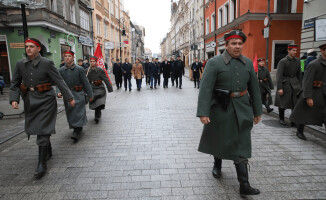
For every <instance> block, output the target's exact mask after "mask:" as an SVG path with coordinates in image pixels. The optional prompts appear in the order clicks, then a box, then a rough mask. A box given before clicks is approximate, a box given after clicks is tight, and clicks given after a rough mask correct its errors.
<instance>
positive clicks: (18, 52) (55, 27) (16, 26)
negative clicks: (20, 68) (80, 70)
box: [0, 0, 92, 83]
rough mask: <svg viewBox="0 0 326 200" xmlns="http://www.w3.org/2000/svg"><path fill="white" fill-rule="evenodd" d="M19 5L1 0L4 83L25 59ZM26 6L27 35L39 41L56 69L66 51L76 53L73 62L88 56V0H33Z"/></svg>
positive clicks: (0, 26) (1, 62) (89, 43)
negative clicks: (20, 61) (19, 61)
mask: <svg viewBox="0 0 326 200" xmlns="http://www.w3.org/2000/svg"><path fill="white" fill-rule="evenodd" d="M8 2H10V3H8ZM20 3H21V1H20V2H18V1H17V2H15V1H4V0H2V1H0V18H1V22H0V49H1V59H0V66H1V67H0V68H1V69H0V70H1V73H2V74H3V75H4V78H5V80H6V82H7V83H8V82H9V81H10V79H11V76H12V72H13V71H14V68H15V65H16V62H17V61H18V60H20V59H22V58H24V57H25V48H24V31H23V24H22V13H21V10H20ZM28 3H29V5H26V18H27V25H28V36H29V37H34V38H37V39H39V40H40V41H41V43H42V44H43V45H44V47H45V48H44V51H43V52H42V54H43V56H45V57H47V58H49V59H51V60H53V61H54V63H55V65H56V66H57V67H59V65H60V60H61V59H63V54H64V52H65V51H66V50H68V49H70V50H72V51H74V52H75V53H76V54H75V57H76V60H77V59H78V58H87V57H89V56H90V55H91V46H92V41H91V31H90V30H91V25H90V18H91V16H90V9H89V5H90V1H89V0H79V1H76V0H61V1H58V0H53V1H46V0H35V1H28Z"/></svg>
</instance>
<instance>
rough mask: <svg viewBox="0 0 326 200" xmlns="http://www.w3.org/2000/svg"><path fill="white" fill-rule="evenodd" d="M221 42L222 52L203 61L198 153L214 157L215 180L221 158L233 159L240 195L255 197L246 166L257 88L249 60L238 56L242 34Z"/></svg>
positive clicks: (256, 116)
mask: <svg viewBox="0 0 326 200" xmlns="http://www.w3.org/2000/svg"><path fill="white" fill-rule="evenodd" d="M224 40H225V42H226V44H225V46H226V51H224V53H223V54H222V55H219V56H216V57H214V58H211V59H210V60H209V61H208V62H207V64H206V67H205V68H206V69H205V70H204V74H203V77H202V81H201V87H200V89H199V95H198V107H197V117H200V121H201V122H202V123H203V124H204V129H203V133H202V136H201V139H200V144H199V148H198V150H199V151H200V152H203V153H207V154H211V155H213V156H214V160H215V162H214V167H213V171H212V173H213V176H214V177H215V178H219V177H221V168H222V159H227V160H233V161H234V164H235V168H236V171H237V176H238V181H239V182H240V194H241V195H257V194H259V193H260V191H259V190H258V189H255V188H252V187H251V186H250V184H249V180H248V168H247V165H248V158H250V157H251V137H250V131H251V129H252V126H253V123H255V124H257V123H258V122H259V121H260V119H261V114H262V107H261V97H260V91H259V85H258V81H257V76H256V73H255V71H254V67H253V64H252V61H251V60H250V59H248V58H246V57H244V56H243V55H242V54H241V52H242V48H243V43H244V42H245V41H246V35H245V34H244V33H243V32H241V31H239V30H234V31H231V32H229V33H227V34H225V35H224ZM248 93H249V95H250V98H249V96H248ZM250 99H251V101H252V103H251V102H250Z"/></svg>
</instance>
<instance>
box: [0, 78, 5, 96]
mask: <svg viewBox="0 0 326 200" xmlns="http://www.w3.org/2000/svg"><path fill="white" fill-rule="evenodd" d="M5 86H6V84H5V81H4V80H3V76H0V93H1V95H2V94H3V88H4V87H5Z"/></svg>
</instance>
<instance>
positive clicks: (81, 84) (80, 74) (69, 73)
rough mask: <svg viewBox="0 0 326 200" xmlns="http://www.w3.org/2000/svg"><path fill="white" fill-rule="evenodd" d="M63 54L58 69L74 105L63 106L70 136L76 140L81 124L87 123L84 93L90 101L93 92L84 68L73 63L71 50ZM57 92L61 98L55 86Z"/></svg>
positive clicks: (73, 54) (81, 128) (81, 127)
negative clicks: (61, 64)
mask: <svg viewBox="0 0 326 200" xmlns="http://www.w3.org/2000/svg"><path fill="white" fill-rule="evenodd" d="M64 56H65V66H64V67H62V68H60V69H59V73H60V75H61V77H62V78H63V80H64V81H65V82H66V84H67V86H68V87H69V89H70V91H71V93H72V94H73V96H74V99H75V107H71V106H70V105H69V104H67V103H65V108H66V116H67V121H68V123H69V127H70V128H73V129H74V131H73V135H72V137H71V138H72V139H73V140H74V141H75V142H76V141H78V139H79V137H80V133H81V131H82V130H83V126H84V125H86V124H87V117H86V107H85V105H86V101H85V95H86V94H87V96H88V98H90V99H89V100H90V101H92V100H93V97H94V94H93V91H92V87H91V85H90V84H89V82H88V80H87V77H86V75H85V72H84V68H83V67H80V66H77V65H75V63H74V58H75V57H74V56H75V53H74V52H73V51H66V52H65V53H64ZM57 93H58V94H57V95H58V97H59V98H61V97H62V94H61V92H60V90H59V88H57Z"/></svg>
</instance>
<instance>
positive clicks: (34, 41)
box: [25, 38, 42, 47]
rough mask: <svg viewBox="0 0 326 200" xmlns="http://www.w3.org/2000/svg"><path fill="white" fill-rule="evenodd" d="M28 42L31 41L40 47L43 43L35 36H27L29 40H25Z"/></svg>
mask: <svg viewBox="0 0 326 200" xmlns="http://www.w3.org/2000/svg"><path fill="white" fill-rule="evenodd" d="M27 42H31V43H33V44H35V45H36V46H38V47H41V46H42V43H41V42H40V41H39V40H38V39H35V38H27V40H25V43H27Z"/></svg>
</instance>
